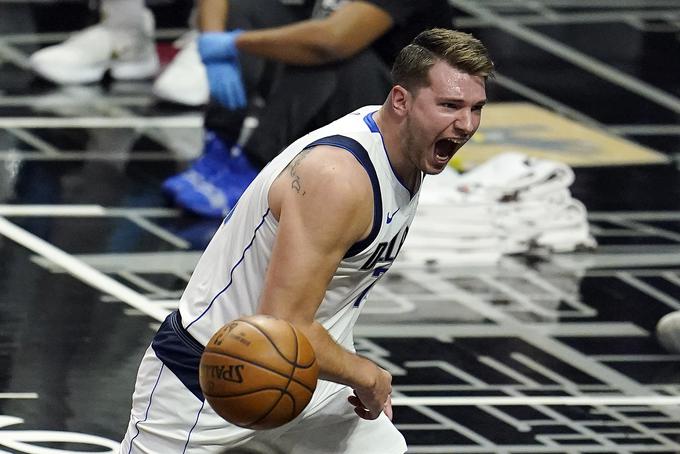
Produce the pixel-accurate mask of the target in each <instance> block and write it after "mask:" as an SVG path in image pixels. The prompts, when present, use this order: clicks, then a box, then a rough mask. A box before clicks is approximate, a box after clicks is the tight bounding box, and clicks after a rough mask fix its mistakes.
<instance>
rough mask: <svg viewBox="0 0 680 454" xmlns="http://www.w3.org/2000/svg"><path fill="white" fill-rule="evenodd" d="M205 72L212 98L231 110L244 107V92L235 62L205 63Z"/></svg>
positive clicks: (239, 72)
mask: <svg viewBox="0 0 680 454" xmlns="http://www.w3.org/2000/svg"><path fill="white" fill-rule="evenodd" d="M205 70H206V73H207V75H208V85H209V86H210V95H211V96H212V97H213V98H215V99H216V100H217V101H218V102H219V103H220V104H222V105H223V106H225V107H227V108H229V109H231V110H236V109H240V108H243V107H245V106H246V90H245V88H244V87H243V80H242V79H241V69H240V68H239V65H238V62H237V61H233V62H229V61H222V62H211V63H206V64H205Z"/></svg>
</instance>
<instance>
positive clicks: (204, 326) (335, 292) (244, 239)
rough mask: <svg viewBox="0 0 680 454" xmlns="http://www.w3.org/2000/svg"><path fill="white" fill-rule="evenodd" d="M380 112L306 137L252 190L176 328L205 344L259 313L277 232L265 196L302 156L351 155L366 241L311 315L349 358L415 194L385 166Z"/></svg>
mask: <svg viewBox="0 0 680 454" xmlns="http://www.w3.org/2000/svg"><path fill="white" fill-rule="evenodd" d="M378 109H379V106H367V107H363V108H360V109H358V110H356V111H354V112H352V113H351V114H349V115H346V116H344V117H342V118H340V119H339V120H336V121H335V122H333V123H330V124H329V125H327V126H324V127H322V128H320V129H317V130H315V131H313V132H311V133H309V134H307V135H305V136H304V137H302V138H300V139H299V140H297V141H295V142H294V143H293V144H291V145H290V146H289V147H287V148H286V149H285V150H284V151H283V152H281V153H280V154H279V155H278V156H277V157H276V158H275V159H274V160H273V161H271V162H270V163H269V164H268V165H267V166H266V167H265V168H264V169H263V170H262V172H261V173H260V174H259V175H258V177H257V178H256V179H255V180H254V181H253V182H252V183H251V185H250V186H249V187H248V189H247V190H246V191H245V193H244V194H243V195H242V197H241V199H240V201H239V203H238V204H237V205H236V206H235V207H234V209H233V210H232V211H231V212H230V213H229V215H228V216H227V217H226V218H225V220H224V222H223V223H222V225H221V226H220V228H219V229H218V231H217V232H216V233H215V236H214V237H213V239H212V240H211V242H210V244H209V245H208V247H207V248H206V250H205V252H204V253H203V255H202V257H201V259H200V261H199V262H198V265H197V266H196V269H195V271H194V274H193V275H192V277H191V279H190V281H189V284H188V286H187V288H186V290H185V292H184V294H183V296H182V299H181V301H180V306H179V311H180V315H181V320H182V325H183V326H184V328H185V329H186V330H187V331H188V332H189V334H191V336H193V337H194V338H195V339H196V340H197V341H198V342H199V343H201V344H203V345H205V344H207V342H208V340H209V339H210V337H212V335H213V334H214V333H215V332H216V331H217V330H218V329H219V328H221V327H222V325H224V324H225V323H227V322H228V321H230V320H233V319H236V318H238V317H240V316H245V315H251V314H254V313H255V312H256V311H257V307H258V304H259V300H260V295H261V293H262V289H263V286H264V278H265V274H266V271H267V265H268V263H269V259H270V256H271V253H272V248H273V245H274V240H275V237H276V230H277V225H278V223H277V220H276V219H275V218H274V216H273V215H272V213H271V210H270V208H269V205H268V193H269V189H270V187H271V185H272V183H273V182H274V180H275V179H276V177H277V176H278V175H279V174H280V173H281V172H282V171H283V170H284V169H285V168H286V166H288V164H289V163H290V162H291V161H292V160H293V159H294V158H295V157H296V156H297V155H298V154H299V153H300V152H301V151H303V150H305V149H307V148H310V147H313V146H316V145H322V144H323V145H332V146H335V147H337V148H339V149H338V150H336V151H333V150H329V151H328V152H329V153H333V152H338V153H342V152H344V151H343V150H346V151H347V152H349V153H352V154H353V155H354V156H355V157H356V159H357V160H358V161H359V162H360V163H361V164H362V165H363V167H364V168H365V170H366V172H367V173H368V175H369V177H370V180H371V184H372V186H373V203H374V215H373V228H372V230H371V233H370V234H369V236H368V238H366V240H364V241H361V242H359V243H356V244H355V245H354V246H353V247H352V248H350V250H349V251H348V253H347V255H346V256H345V257H344V259H343V260H342V262H341V263H340V266H339V267H338V269H337V271H336V273H335V275H334V276H333V278H332V280H331V282H330V285H329V286H328V289H327V291H326V293H325V295H324V298H323V301H322V302H321V305H320V306H319V309H318V311H317V313H316V320H317V321H318V322H320V323H321V324H322V325H323V326H324V327H325V328H326V329H327V330H328V332H329V333H330V335H331V336H332V337H333V339H335V341H336V342H338V343H339V344H341V345H343V346H344V347H345V348H347V349H350V350H352V351H353V350H354V347H353V339H352V328H353V326H354V324H355V322H356V320H357V317H358V316H359V312H360V309H361V307H362V305H363V304H364V302H365V300H366V296H367V294H368V292H369V290H370V289H371V288H372V286H373V285H374V284H375V283H376V282H377V280H378V279H379V278H380V277H381V276H382V275H383V274H384V273H385V271H387V269H388V268H389V267H390V266H391V264H392V263H393V261H394V259H395V258H396V256H397V253H398V252H399V249H400V248H401V246H402V244H403V242H404V239H405V238H406V235H407V233H408V227H409V225H410V224H411V221H412V219H413V217H414V215H415V212H416V206H417V203H418V194H417V193H416V194H411V193H410V191H409V190H408V189H407V188H406V187H405V186H404V184H402V182H401V181H400V179H399V177H398V176H397V175H396V174H395V172H394V170H393V168H392V166H391V164H390V161H389V158H388V155H387V152H386V150H385V146H384V143H383V139H382V135H381V134H380V131H379V129H378V127H377V125H376V124H375V122H374V121H373V117H372V114H373V113H374V112H375V111H377V110H378ZM340 149H342V150H340Z"/></svg>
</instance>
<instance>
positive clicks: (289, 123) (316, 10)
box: [163, 0, 453, 218]
mask: <svg viewBox="0 0 680 454" xmlns="http://www.w3.org/2000/svg"><path fill="white" fill-rule="evenodd" d="M199 25H200V28H201V30H202V34H201V36H200V37H199V52H200V53H201V57H202V60H203V62H204V64H205V66H206V70H207V74H208V80H209V84H210V91H211V102H210V104H209V106H208V107H207V111H206V115H205V127H206V130H207V132H206V144H205V149H204V152H203V154H202V156H201V157H200V158H199V159H198V160H197V161H195V162H194V163H193V164H192V166H191V167H190V168H189V169H188V170H186V171H184V172H182V173H180V174H179V175H176V176H173V177H171V178H169V179H168V180H166V181H165V182H164V184H163V189H164V192H165V193H166V194H167V195H168V196H169V197H171V198H172V199H173V200H174V202H175V203H176V204H177V205H179V206H180V207H183V208H185V209H187V210H188V211H190V212H193V213H196V214H199V215H203V216H208V217H216V218H219V217H222V216H224V215H226V213H227V212H228V211H229V210H230V209H231V208H232V207H233V205H234V204H235V203H236V201H237V200H238V198H239V197H240V195H241V193H242V192H243V190H244V189H245V188H246V187H247V185H248V184H249V183H250V181H251V180H252V179H253V178H254V176H255V175H256V174H257V172H258V171H259V170H260V169H261V168H262V167H264V166H265V165H266V164H267V163H268V162H269V161H270V160H271V159H272V158H273V157H275V156H276V155H277V154H278V153H279V152H280V151H281V150H282V149H283V148H284V147H285V146H286V145H287V144H289V143H290V142H292V141H293V140H295V139H297V138H298V137H300V136H302V135H304V134H305V133H307V132H309V131H311V130H313V129H316V128H318V127H319V126H321V125H324V124H326V123H328V122H330V121H332V120H334V119H336V118H339V117H341V116H343V115H345V114H347V113H349V112H351V111H352V110H354V109H356V108H358V107H360V106H363V105H366V104H380V103H382V100H383V99H384V97H385V94H386V93H387V92H388V91H389V89H390V87H391V80H390V73H389V70H390V67H391V65H392V62H393V61H394V58H395V57H396V55H397V53H398V51H399V50H400V49H401V48H403V47H404V46H405V45H406V44H408V43H409V42H410V41H411V40H412V39H413V38H414V37H415V36H416V35H417V34H418V33H419V32H421V31H423V30H424V29H428V28H434V27H439V28H451V27H452V25H453V11H452V8H451V6H450V5H449V3H448V1H447V0H354V1H352V0H350V1H347V0H316V1H309V0H307V1H305V0H242V1H238V0H201V2H200V3H199ZM225 29H226V30H229V31H225ZM246 116H253V117H254V118H256V119H257V126H255V127H254V128H249V129H248V132H249V134H248V138H247V139H246V140H241V141H240V142H239V136H240V134H241V133H242V132H243V122H244V119H245V118H246ZM241 137H242V136H241Z"/></svg>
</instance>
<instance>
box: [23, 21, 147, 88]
mask: <svg viewBox="0 0 680 454" xmlns="http://www.w3.org/2000/svg"><path fill="white" fill-rule="evenodd" d="M143 23H144V26H143V29H142V30H131V29H125V30H124V29H114V28H111V27H108V26H106V25H105V24H103V23H100V24H97V25H94V26H92V27H89V28H86V29H85V30H82V31H80V32H77V33H74V34H73V35H72V36H71V37H70V38H69V39H67V40H66V41H64V42H63V43H61V44H57V45H54V46H49V47H46V48H44V49H41V50H39V51H37V52H35V53H34V54H33V55H31V57H30V63H31V67H32V68H33V70H34V71H35V72H36V73H38V74H40V75H41V76H42V77H44V78H45V79H47V80H49V81H51V82H54V83H56V84H60V85H73V84H87V83H92V82H97V81H99V80H101V79H102V77H104V73H106V71H108V70H110V71H111V76H112V77H113V78H115V79H121V80H133V79H146V78H150V77H153V76H155V74H156V73H157V72H158V68H159V62H158V54H157V53H156V46H155V42H154V39H153V33H154V27H155V25H154V19H153V15H152V14H151V11H149V10H147V9H145V10H144V17H143Z"/></svg>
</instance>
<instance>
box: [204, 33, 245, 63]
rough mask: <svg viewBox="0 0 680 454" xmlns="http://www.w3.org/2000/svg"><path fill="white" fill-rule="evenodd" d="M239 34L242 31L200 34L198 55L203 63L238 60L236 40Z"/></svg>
mask: <svg viewBox="0 0 680 454" xmlns="http://www.w3.org/2000/svg"><path fill="white" fill-rule="evenodd" d="M241 33H243V30H233V31H229V32H206V33H201V35H200V36H199V37H198V53H199V54H200V55H201V60H203V63H210V62H213V61H224V60H236V59H237V58H238V49H237V48H236V38H237V37H238V35H240V34H241Z"/></svg>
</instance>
